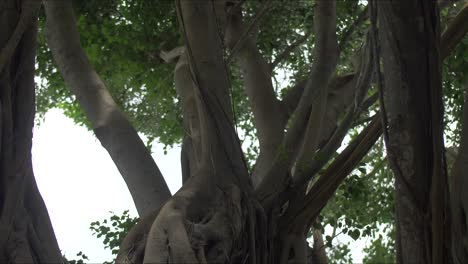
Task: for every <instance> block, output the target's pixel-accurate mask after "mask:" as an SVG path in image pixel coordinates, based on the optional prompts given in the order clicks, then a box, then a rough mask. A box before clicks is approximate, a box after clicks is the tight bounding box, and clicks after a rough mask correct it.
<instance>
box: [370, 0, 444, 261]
mask: <svg viewBox="0 0 468 264" xmlns="http://www.w3.org/2000/svg"><path fill="white" fill-rule="evenodd" d="M376 4H377V7H378V19H379V25H380V29H381V30H379V36H380V43H381V47H382V57H383V65H384V73H385V88H384V89H383V98H384V100H383V102H382V111H383V114H384V116H383V120H384V133H386V134H385V138H386V147H387V153H388V157H389V159H390V165H391V167H392V170H393V171H394V173H395V176H396V193H397V195H396V197H397V198H396V199H397V200H396V211H397V213H396V214H397V245H398V246H397V254H398V258H397V259H398V261H399V262H400V263H449V259H450V256H449V252H448V244H447V242H448V239H447V237H448V235H449V234H448V232H447V231H446V227H447V225H448V224H449V223H448V222H447V215H446V205H447V201H446V196H447V192H446V191H447V190H446V188H447V182H446V171H445V159H444V147H443V133H442V129H443V124H442V114H443V108H442V91H441V86H442V85H441V68H440V56H439V52H440V49H439V37H438V36H439V35H438V34H439V28H438V27H439V17H438V13H437V12H438V11H437V7H436V3H435V2H431V1H420V0H413V1H407V0H405V1H393V2H388V1H376ZM374 24H375V22H374ZM377 63H378V62H377Z"/></svg>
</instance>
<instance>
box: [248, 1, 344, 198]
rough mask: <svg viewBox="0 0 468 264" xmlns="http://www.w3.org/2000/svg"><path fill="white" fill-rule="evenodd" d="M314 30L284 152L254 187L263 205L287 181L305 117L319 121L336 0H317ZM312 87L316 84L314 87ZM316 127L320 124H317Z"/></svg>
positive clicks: (333, 56) (332, 54)
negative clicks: (309, 64)
mask: <svg viewBox="0 0 468 264" xmlns="http://www.w3.org/2000/svg"><path fill="white" fill-rule="evenodd" d="M314 31H315V49H314V58H315V59H314V64H313V65H312V70H311V74H310V78H309V80H308V82H307V85H306V87H305V89H304V92H303V94H302V97H301V99H300V101H299V104H298V107H297V109H296V110H295V112H294V114H293V120H292V125H291V127H290V128H289V129H288V132H287V134H286V136H285V138H284V140H283V143H282V144H283V146H284V149H283V150H284V151H282V153H279V154H278V156H277V158H276V159H275V164H274V166H273V167H272V168H271V169H270V170H269V171H267V175H266V176H265V177H264V179H263V180H262V182H261V184H260V185H259V187H258V189H257V194H258V195H259V198H260V200H261V201H262V203H263V204H264V205H267V207H268V204H269V205H271V202H273V201H274V199H276V195H277V194H278V193H279V192H281V191H282V190H284V188H285V187H286V186H285V182H287V181H288V178H289V176H288V170H289V168H290V165H291V162H292V160H293V158H294V151H295V149H297V146H298V145H297V144H298V143H299V141H298V138H303V137H302V135H303V127H304V123H307V120H311V122H318V123H317V124H321V122H322V120H323V112H324V105H326V96H327V87H328V84H329V81H330V78H331V75H332V74H333V72H334V71H335V67H336V63H337V59H338V45H337V39H336V2H335V1H319V2H317V6H316V8H315V17H314ZM314 86H315V87H316V88H315V89H314ZM314 93H317V94H319V98H323V99H324V100H318V101H317V100H316V103H317V104H316V105H315V108H314V109H316V110H312V112H314V111H317V110H318V111H317V113H318V115H317V118H318V120H313V121H312V118H311V119H309V116H311V112H310V104H311V102H312V99H313V96H314ZM309 127H310V128H311V129H309V130H308V133H307V134H306V135H305V136H304V138H310V139H311V141H310V143H311V145H314V144H315V143H316V142H315V141H317V140H318V139H317V138H316V137H315V136H313V134H314V133H313V131H314V130H313V129H312V127H311V125H310V126H309ZM317 129H318V130H319V129H320V126H318V127H317Z"/></svg>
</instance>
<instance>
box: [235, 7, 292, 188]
mask: <svg viewBox="0 0 468 264" xmlns="http://www.w3.org/2000/svg"><path fill="white" fill-rule="evenodd" d="M230 14H231V15H230V16H229V18H228V21H229V22H228V27H227V31H226V40H227V41H226V44H227V46H228V47H230V48H231V47H232V45H233V44H234V43H238V42H237V41H238V39H239V38H240V36H241V34H242V32H244V31H245V29H244V27H243V23H242V11H241V9H238V10H237V12H234V10H232V11H231V12H230ZM236 62H237V63H238V65H239V67H240V68H241V70H242V73H243V74H242V75H243V80H244V87H245V91H246V94H247V96H248V99H249V103H250V106H251V108H252V112H253V117H254V118H253V119H254V125H255V128H256V129H257V137H258V139H259V143H260V156H259V158H258V159H257V163H256V165H255V170H254V172H253V175H252V180H253V183H254V186H255V185H256V184H257V183H258V182H260V180H261V179H260V178H259V177H258V176H259V174H258V172H259V171H263V170H264V169H267V168H269V167H270V166H271V162H272V160H273V159H274V155H275V152H276V150H277V149H278V146H279V145H280V143H281V140H282V138H283V134H284V126H285V123H286V118H285V116H284V112H283V109H282V108H281V105H280V103H279V100H278V99H277V98H276V95H275V91H274V90H273V84H272V81H271V73H270V70H269V68H268V65H267V64H266V62H265V59H264V58H263V56H262V55H261V54H260V52H259V50H258V48H257V46H256V44H255V42H254V39H253V37H250V38H247V39H246V40H245V41H244V42H243V45H242V46H240V48H239V49H238V52H237V53H236Z"/></svg>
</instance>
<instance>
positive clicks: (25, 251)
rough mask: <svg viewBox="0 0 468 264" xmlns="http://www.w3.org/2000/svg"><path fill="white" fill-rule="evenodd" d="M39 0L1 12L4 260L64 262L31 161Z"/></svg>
mask: <svg viewBox="0 0 468 264" xmlns="http://www.w3.org/2000/svg"><path fill="white" fill-rule="evenodd" d="M38 4H39V2H36V3H34V1H4V2H3V3H2V10H1V13H0V21H1V22H0V47H1V54H0V58H1V59H0V69H2V70H1V73H0V111H1V112H0V113H1V116H0V133H1V134H0V135H1V144H0V155H1V156H0V181H1V184H0V212H1V215H0V262H2V263H60V262H62V257H61V253H60V250H59V247H58V244H57V241H56V238H55V234H54V232H53V230H52V226H51V223H50V220H49V215H48V213H47V209H46V207H45V205H44V202H43V200H42V197H41V195H40V193H39V190H38V189H37V186H36V181H35V179H34V174H33V170H32V161H31V146H32V128H33V124H34V113H35V94H34V93H35V88H34V67H35V54H36V32H37V22H36V20H37V17H36V15H37V10H38Z"/></svg>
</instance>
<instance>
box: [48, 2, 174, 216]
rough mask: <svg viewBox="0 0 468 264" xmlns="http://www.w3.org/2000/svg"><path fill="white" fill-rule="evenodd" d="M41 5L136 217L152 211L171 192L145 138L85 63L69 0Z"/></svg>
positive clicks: (68, 76) (53, 45)
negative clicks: (144, 141)
mask: <svg viewBox="0 0 468 264" xmlns="http://www.w3.org/2000/svg"><path fill="white" fill-rule="evenodd" d="M44 5H45V10H46V15H47V21H46V37H47V42H48V44H49V47H50V49H51V50H52V54H53V56H54V59H55V61H56V63H57V65H58V67H59V69H60V72H61V74H62V76H63V78H64V79H65V82H66V83H67V86H68V87H69V88H70V90H71V91H72V93H73V94H75V95H76V98H77V100H78V102H79V104H80V106H81V107H82V109H83V110H84V112H85V114H86V116H87V117H88V119H89V121H90V122H91V125H92V126H93V129H94V132H95V134H96V136H97V138H98V139H99V140H100V141H101V144H102V145H103V147H104V148H105V149H106V150H107V151H108V153H109V154H110V156H111V158H112V159H113V160H114V163H115V164H116V166H117V168H118V169H119V171H120V173H121V175H122V177H123V178H124V180H125V182H126V184H127V186H128V188H129V190H130V193H131V195H132V197H133V201H134V202H135V205H136V208H137V210H138V213H139V214H140V216H143V215H145V214H146V213H150V212H152V211H154V210H155V209H156V208H159V207H161V205H162V204H163V203H164V202H166V201H167V200H168V199H169V198H170V197H171V193H170V191H169V188H168V187H167V185H166V182H165V181H164V178H163V176H162V174H161V172H160V171H159V169H158V167H157V165H156V163H155V162H154V160H153V159H152V157H151V155H150V153H149V151H148V150H147V149H146V147H145V145H144V143H143V141H142V140H141V139H140V137H139V136H138V134H137V132H136V130H135V129H134V128H133V127H132V125H131V124H130V122H129V121H128V119H127V118H126V117H125V115H124V114H123V113H122V112H121V111H120V109H119V108H118V106H117V104H116V103H115V101H114V100H113V98H112V96H111V94H110V93H109V91H108V90H107V88H106V86H105V84H104V83H103V81H102V80H101V79H100V77H99V76H98V74H97V73H96V72H95V71H94V69H93V68H92V66H91V64H90V63H89V61H88V58H87V57H86V54H85V53H84V51H83V49H82V47H81V45H80V41H79V33H78V31H77V27H76V21H75V17H74V14H73V9H72V5H71V1H67V0H63V1H45V2H44Z"/></svg>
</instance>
